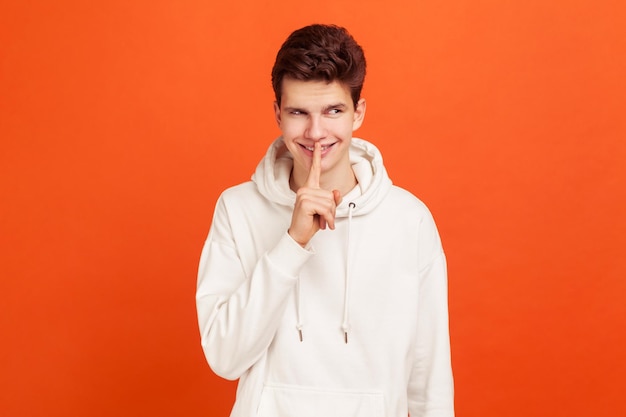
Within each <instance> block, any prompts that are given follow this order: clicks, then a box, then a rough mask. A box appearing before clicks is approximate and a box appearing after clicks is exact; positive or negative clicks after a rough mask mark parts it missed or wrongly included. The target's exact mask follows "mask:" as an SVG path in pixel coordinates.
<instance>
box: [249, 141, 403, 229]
mask: <svg viewBox="0 0 626 417" xmlns="http://www.w3.org/2000/svg"><path fill="white" fill-rule="evenodd" d="M350 162H351V163H352V170H353V171H354V174H355V176H356V179H357V181H358V184H357V185H356V187H355V188H354V189H352V190H351V191H350V192H349V193H348V194H346V195H345V196H343V199H342V202H341V204H339V206H338V207H337V213H336V216H337V217H347V216H348V210H349V204H350V203H353V204H354V208H353V210H352V215H354V216H359V215H363V214H366V213H369V212H370V211H371V210H373V209H374V208H375V207H376V206H377V205H378V204H379V203H380V202H381V201H382V199H383V198H384V197H385V196H386V195H387V192H388V191H389V189H390V188H391V179H389V176H388V175H387V171H386V169H385V167H384V165H383V158H382V155H381V153H380V151H379V150H378V148H376V147H375V146H374V145H373V144H371V143H370V142H367V141H365V140H363V139H358V138H353V139H352V141H351V144H350ZM292 167H293V157H292V156H291V153H289V151H288V150H287V147H286V146H285V144H284V142H283V139H282V137H279V138H278V139H276V140H275V141H274V142H273V143H272V144H271V145H270V147H269V149H268V150H267V153H266V154H265V157H264V158H263V159H262V160H261V162H259V165H258V166H257V168H256V171H255V172H254V174H253V175H252V181H253V182H254V183H255V184H256V185H257V188H258V190H259V192H260V193H261V194H262V195H263V196H264V197H265V198H267V199H268V200H270V201H272V202H274V203H276V204H280V205H284V206H289V207H293V205H294V203H295V201H296V194H295V193H294V192H293V191H292V190H291V188H289V176H290V175H291V169H292Z"/></svg>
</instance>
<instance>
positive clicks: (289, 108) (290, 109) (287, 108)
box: [284, 107, 308, 113]
mask: <svg viewBox="0 0 626 417" xmlns="http://www.w3.org/2000/svg"><path fill="white" fill-rule="evenodd" d="M284 110H285V111H287V112H294V111H297V112H300V113H308V112H307V111H306V110H304V109H302V108H300V107H285V108H284Z"/></svg>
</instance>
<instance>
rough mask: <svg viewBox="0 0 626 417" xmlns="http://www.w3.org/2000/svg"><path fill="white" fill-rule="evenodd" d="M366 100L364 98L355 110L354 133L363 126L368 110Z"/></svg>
mask: <svg viewBox="0 0 626 417" xmlns="http://www.w3.org/2000/svg"><path fill="white" fill-rule="evenodd" d="M366 107H367V106H366V103H365V99H364V98H362V99H360V100H359V101H358V102H357V103H356V108H355V109H354V122H352V131H353V132H354V131H355V130H357V129H358V128H359V127H361V125H362V124H363V119H365V109H366Z"/></svg>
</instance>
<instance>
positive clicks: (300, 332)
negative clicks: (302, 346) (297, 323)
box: [298, 329, 302, 342]
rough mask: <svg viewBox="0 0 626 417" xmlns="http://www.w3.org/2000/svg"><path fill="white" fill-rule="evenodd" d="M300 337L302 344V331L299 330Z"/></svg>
mask: <svg viewBox="0 0 626 417" xmlns="http://www.w3.org/2000/svg"><path fill="white" fill-rule="evenodd" d="M298 335H299V336H300V341H301V342H302V329H298Z"/></svg>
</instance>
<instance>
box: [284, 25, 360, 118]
mask: <svg viewBox="0 0 626 417" xmlns="http://www.w3.org/2000/svg"><path fill="white" fill-rule="evenodd" d="M284 78H293V79H296V80H301V81H327V82H329V83H330V82H332V81H338V82H340V83H342V84H344V85H345V86H347V87H348V88H349V89H350V94H351V96H352V101H353V102H354V106H355V107H356V105H357V103H358V101H359V99H360V98H361V89H362V88H363V81H364V80H365V55H364V54H363V49H362V48H361V46H359V44H357V43H356V41H355V40H354V38H353V37H352V35H350V34H349V33H348V31H347V30H346V29H344V28H342V27H339V26H335V25H320V24H315V25H310V26H306V27H303V28H301V29H298V30H296V31H294V32H293V33H292V34H291V35H289V37H288V38H287V40H286V41H285V43H283V45H282V46H281V47H280V50H279V51H278V54H277V55H276V61H275V62H274V67H273V68H272V87H273V88H274V94H275V96H276V102H277V103H278V105H279V106H280V99H281V96H282V84H283V79H284Z"/></svg>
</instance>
